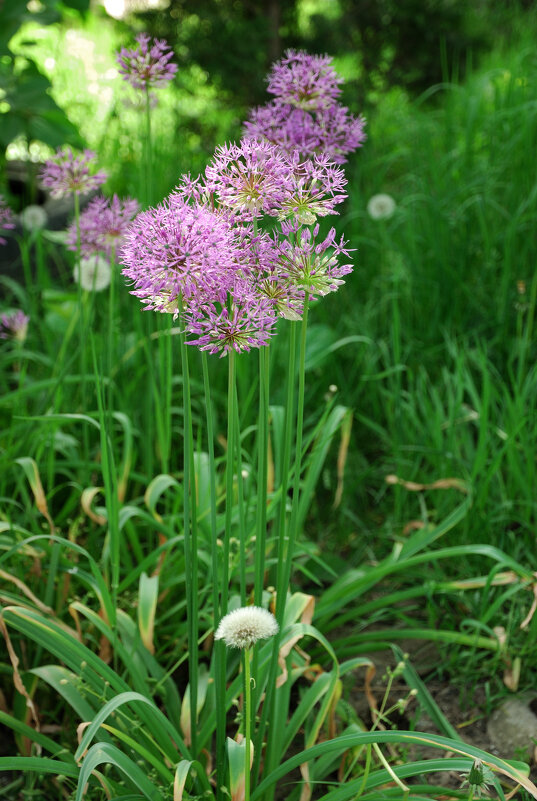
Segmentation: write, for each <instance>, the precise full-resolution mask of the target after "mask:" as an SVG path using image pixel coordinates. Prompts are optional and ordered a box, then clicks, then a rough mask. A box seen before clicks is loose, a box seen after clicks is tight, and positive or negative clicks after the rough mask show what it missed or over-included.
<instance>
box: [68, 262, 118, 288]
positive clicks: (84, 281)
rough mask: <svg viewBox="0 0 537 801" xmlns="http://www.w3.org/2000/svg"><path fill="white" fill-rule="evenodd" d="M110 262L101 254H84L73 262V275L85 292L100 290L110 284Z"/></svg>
mask: <svg viewBox="0 0 537 801" xmlns="http://www.w3.org/2000/svg"><path fill="white" fill-rule="evenodd" d="M110 276H111V273H110V262H108V261H107V260H106V259H103V257H102V256H84V257H83V258H81V259H80V261H79V262H78V264H75V269H74V272H73V277H74V279H75V281H76V282H77V283H80V286H81V287H82V289H85V290H86V291H87V292H100V291H101V290H103V289H106V287H107V286H109V284H110Z"/></svg>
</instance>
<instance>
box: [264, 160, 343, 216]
mask: <svg viewBox="0 0 537 801" xmlns="http://www.w3.org/2000/svg"><path fill="white" fill-rule="evenodd" d="M292 165H293V166H292V176H293V179H292V188H291V191H290V192H289V194H288V196H287V197H286V198H285V200H284V201H283V202H282V204H281V209H280V212H279V214H278V217H279V219H280V220H283V219H285V218H286V217H289V216H293V217H295V218H296V219H297V220H298V221H299V222H300V223H302V224H304V225H313V224H314V223H315V220H316V219H317V217H318V216H319V217H324V216H326V215H327V214H337V212H336V210H335V206H336V205H337V204H338V203H342V202H343V200H344V199H345V198H346V197H347V194H346V192H345V191H344V187H345V186H346V184H347V179H346V178H345V173H344V172H343V170H342V169H340V168H339V167H337V166H336V164H334V163H333V162H332V161H330V160H329V159H328V157H327V156H322V157H320V156H313V158H311V159H307V160H306V161H303V162H299V160H298V154H297V153H295V154H294V155H293V158H292Z"/></svg>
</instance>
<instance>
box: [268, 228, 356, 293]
mask: <svg viewBox="0 0 537 801" xmlns="http://www.w3.org/2000/svg"><path fill="white" fill-rule="evenodd" d="M295 230H296V226H295ZM285 231H286V228H285V227H284V232H285ZM297 233H298V236H297V237H296V239H295V240H294V241H290V240H288V239H287V240H284V241H282V242H280V243H279V249H280V256H279V266H280V269H281V271H282V272H283V273H284V274H285V275H286V276H287V279H288V280H289V281H290V282H291V283H294V284H295V285H296V286H297V287H299V288H300V289H302V290H303V291H304V292H307V293H308V295H309V297H310V298H314V297H316V296H317V295H319V296H321V297H322V296H324V295H328V293H329V292H335V291H336V290H337V289H338V288H339V287H340V286H341V285H342V284H344V283H345V281H343V279H342V276H344V275H347V274H348V273H350V272H352V264H350V263H346V264H339V261H338V256H340V255H343V256H349V250H348V249H346V247H345V245H346V244H347V243H346V242H345V241H344V240H343V237H342V238H341V240H340V242H339V243H337V242H336V229H335V228H331V229H330V231H329V232H328V235H327V237H326V238H325V239H324V240H323V241H322V242H319V243H317V242H316V240H315V237H316V236H317V234H318V233H319V226H318V225H316V226H315V227H314V228H313V231H312V230H310V229H309V228H303V229H301V230H300V231H298V232H297Z"/></svg>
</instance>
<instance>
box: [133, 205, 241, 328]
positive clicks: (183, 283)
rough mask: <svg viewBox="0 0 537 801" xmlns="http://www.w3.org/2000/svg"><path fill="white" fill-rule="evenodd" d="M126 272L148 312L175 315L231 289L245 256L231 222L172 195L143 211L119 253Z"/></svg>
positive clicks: (207, 209)
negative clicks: (220, 291)
mask: <svg viewBox="0 0 537 801" xmlns="http://www.w3.org/2000/svg"><path fill="white" fill-rule="evenodd" d="M120 252H121V257H122V258H121V261H122V264H123V265H124V269H123V274H124V275H125V276H127V278H130V279H131V280H132V282H133V284H134V289H133V290H132V294H133V295H136V297H138V298H140V299H141V300H142V302H144V303H145V304H146V306H145V308H146V309H155V310H156V311H161V312H173V313H174V315H177V314H178V313H179V311H180V307H181V304H184V303H189V302H192V303H197V302H201V299H206V298H207V297H209V298H210V297H213V296H215V294H216V293H217V292H218V291H219V290H220V289H227V287H228V286H231V285H232V283H233V279H234V276H235V273H236V272H237V270H238V264H239V263H240V258H241V252H240V250H239V247H238V243H237V240H236V235H235V233H234V231H233V229H232V228H231V226H230V224H229V222H228V221H227V219H226V218H225V217H223V216H222V215H218V214H216V213H215V212H214V211H212V210H211V209H210V208H209V207H207V206H202V205H199V204H194V205H189V204H188V203H187V202H186V200H185V198H184V197H183V196H182V195H181V194H180V193H177V192H176V193H172V194H171V195H170V196H169V197H168V198H167V199H166V200H165V201H164V202H163V203H162V204H160V205H159V206H157V207H156V208H150V209H147V211H142V212H141V213H140V214H138V216H137V217H136V219H135V220H134V222H133V223H132V225H131V226H130V228H129V229H128V230H127V233H126V234H125V238H124V242H123V245H122V247H121V249H120Z"/></svg>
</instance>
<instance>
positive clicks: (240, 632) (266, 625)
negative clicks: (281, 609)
mask: <svg viewBox="0 0 537 801" xmlns="http://www.w3.org/2000/svg"><path fill="white" fill-rule="evenodd" d="M277 633H278V624H277V622H276V618H275V617H274V615H272V614H271V613H270V612H269V611H268V610H267V609H263V608H262V607H260V606H243V607H241V608H240V609H235V610H234V611H233V612H230V613H229V614H228V615H225V617H223V618H222V620H221V621H220V623H219V625H218V628H217V630H216V634H215V635H214V638H215V640H224V642H225V644H226V645H227V646H228V647H230V648H252V647H253V646H254V645H255V644H256V642H257V641H258V640H267V639H268V638H269V637H273V636H274V635H275V634H277Z"/></svg>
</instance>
